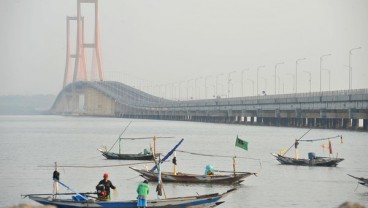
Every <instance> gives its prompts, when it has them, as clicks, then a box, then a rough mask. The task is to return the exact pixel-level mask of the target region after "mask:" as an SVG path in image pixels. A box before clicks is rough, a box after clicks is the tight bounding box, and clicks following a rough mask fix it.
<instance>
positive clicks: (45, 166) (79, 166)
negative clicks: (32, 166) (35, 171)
mask: <svg viewBox="0 0 368 208" xmlns="http://www.w3.org/2000/svg"><path fill="white" fill-rule="evenodd" d="M147 163H154V162H153V161H145V162H137V163H129V164H119V165H59V166H58V167H61V168H108V167H123V166H132V165H140V164H147ZM38 167H40V168H50V167H54V166H52V165H39V166H38Z"/></svg>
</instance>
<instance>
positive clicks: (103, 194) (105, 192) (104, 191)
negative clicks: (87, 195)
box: [96, 173, 116, 200]
mask: <svg viewBox="0 0 368 208" xmlns="http://www.w3.org/2000/svg"><path fill="white" fill-rule="evenodd" d="M110 188H112V189H116V187H115V186H114V185H112V183H111V181H110V180H109V174H107V173H105V174H104V175H103V179H102V180H101V181H100V182H99V183H98V184H97V186H96V190H97V195H98V198H99V199H100V200H110V199H111V197H110Z"/></svg>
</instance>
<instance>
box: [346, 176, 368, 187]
mask: <svg viewBox="0 0 368 208" xmlns="http://www.w3.org/2000/svg"><path fill="white" fill-rule="evenodd" d="M348 176H350V177H352V178H355V179H357V180H358V183H359V184H360V185H362V186H365V187H368V178H363V177H356V176H353V175H350V174H348Z"/></svg>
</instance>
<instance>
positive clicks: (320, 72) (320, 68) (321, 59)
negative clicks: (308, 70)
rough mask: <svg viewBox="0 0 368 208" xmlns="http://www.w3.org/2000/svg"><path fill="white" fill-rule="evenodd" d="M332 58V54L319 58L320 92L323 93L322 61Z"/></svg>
mask: <svg viewBox="0 0 368 208" xmlns="http://www.w3.org/2000/svg"><path fill="white" fill-rule="evenodd" d="M327 56H331V54H326V55H322V56H321V57H320V58H319V91H320V92H322V61H323V58H324V57H327Z"/></svg>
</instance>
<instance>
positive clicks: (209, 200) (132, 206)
mask: <svg viewBox="0 0 368 208" xmlns="http://www.w3.org/2000/svg"><path fill="white" fill-rule="evenodd" d="M235 190H236V189H230V190H228V191H226V192H225V193H221V194H219V193H214V194H207V195H198V196H186V197H176V198H166V199H156V200H148V201H147V207H148V208H149V207H155V208H160V207H166V208H167V207H173V208H175V207H180V208H184V207H215V206H218V205H220V204H222V203H224V201H221V200H222V199H223V198H224V197H225V196H227V195H228V194H229V193H231V192H233V191H235ZM25 197H28V198H29V199H31V200H34V201H36V202H38V203H40V204H42V205H50V206H55V207H57V208H77V207H78V208H80V207H89V208H101V207H102V208H116V207H119V208H136V207H137V200H128V201H98V200H96V199H93V198H92V197H88V196H87V198H88V200H83V201H76V200H73V199H58V198H56V199H55V198H53V197H52V195H51V194H50V195H49V196H46V197H44V196H38V195H32V194H30V195H26V196H25Z"/></svg>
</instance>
